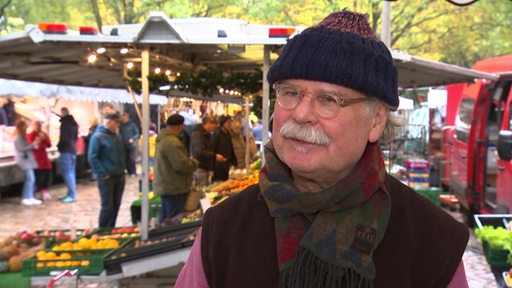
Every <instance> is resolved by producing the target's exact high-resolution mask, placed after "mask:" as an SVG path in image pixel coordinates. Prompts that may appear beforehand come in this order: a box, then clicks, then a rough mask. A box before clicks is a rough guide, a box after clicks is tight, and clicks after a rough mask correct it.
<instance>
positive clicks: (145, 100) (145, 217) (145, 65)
mask: <svg viewBox="0 0 512 288" xmlns="http://www.w3.org/2000/svg"><path fill="white" fill-rule="evenodd" d="M141 58H142V123H141V124H142V125H141V126H142V171H141V174H140V175H141V181H142V185H141V190H142V203H141V227H140V228H141V229H140V236H141V239H142V240H143V241H144V240H147V239H148V224H149V223H148V222H149V199H148V194H149V191H148V190H149V178H148V166H149V139H148V135H149V133H148V132H149V81H148V75H149V50H148V49H147V48H146V49H144V50H143V51H142V53H141Z"/></svg>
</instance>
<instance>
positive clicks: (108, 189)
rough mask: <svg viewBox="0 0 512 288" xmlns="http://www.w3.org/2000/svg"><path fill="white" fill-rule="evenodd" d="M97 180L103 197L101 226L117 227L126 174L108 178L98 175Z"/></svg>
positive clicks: (100, 217)
mask: <svg viewBox="0 0 512 288" xmlns="http://www.w3.org/2000/svg"><path fill="white" fill-rule="evenodd" d="M96 181H97V182H98V189H99V190H100V198H101V209H100V216H99V227H115V226H116V220H117V214H118V213H119V207H121V200H122V198H123V192H124V184H125V176H124V175H121V176H117V177H110V178H109V179H106V180H105V179H103V178H101V177H98V179H97V180H96Z"/></svg>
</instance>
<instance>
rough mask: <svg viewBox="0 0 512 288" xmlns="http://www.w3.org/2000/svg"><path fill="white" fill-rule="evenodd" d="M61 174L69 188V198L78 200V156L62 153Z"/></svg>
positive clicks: (60, 158) (60, 160)
mask: <svg viewBox="0 0 512 288" xmlns="http://www.w3.org/2000/svg"><path fill="white" fill-rule="evenodd" d="M59 168H60V174H61V175H62V179H63V180H64V183H66V186H67V187H68V194H67V196H68V197H70V198H73V199H76V155H75V154H71V153H61V154H60V157H59Z"/></svg>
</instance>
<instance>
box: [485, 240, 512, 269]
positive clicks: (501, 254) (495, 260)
mask: <svg viewBox="0 0 512 288" xmlns="http://www.w3.org/2000/svg"><path fill="white" fill-rule="evenodd" d="M482 248H483V250H484V255H485V258H486V259H487V263H489V265H491V266H493V267H505V266H509V264H508V263H507V258H508V254H509V253H510V251H509V250H506V249H496V248H492V247H491V246H489V244H488V243H487V242H484V243H482Z"/></svg>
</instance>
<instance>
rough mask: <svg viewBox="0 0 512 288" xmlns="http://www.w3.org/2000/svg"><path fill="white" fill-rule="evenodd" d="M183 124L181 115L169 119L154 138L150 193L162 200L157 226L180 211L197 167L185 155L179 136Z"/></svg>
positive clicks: (185, 150) (193, 161)
mask: <svg viewBox="0 0 512 288" xmlns="http://www.w3.org/2000/svg"><path fill="white" fill-rule="evenodd" d="M184 122H185V118H183V116H181V115H180V114H173V115H171V116H169V118H167V121H166V127H165V128H164V129H162V130H160V133H158V136H157V137H156V155H155V168H154V177H155V178H154V180H153V190H154V192H155V194H156V195H159V196H160V198H161V199H162V206H161V208H160V219H159V220H160V223H163V222H164V221H165V220H166V219H170V218H172V217H174V216H176V215H177V214H179V213H181V212H182V211H183V208H184V206H185V201H186V200H187V196H188V194H189V193H190V189H191V188H192V174H193V173H194V170H195V169H196V167H197V160H194V159H192V158H190V157H189V156H188V153H187V149H185V144H183V141H182V140H181V137H180V135H181V133H182V132H183V128H184V124H183V123H184Z"/></svg>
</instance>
